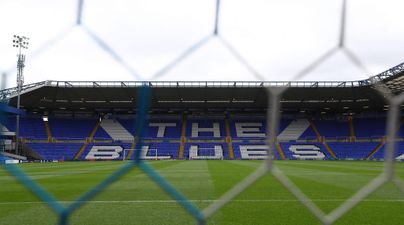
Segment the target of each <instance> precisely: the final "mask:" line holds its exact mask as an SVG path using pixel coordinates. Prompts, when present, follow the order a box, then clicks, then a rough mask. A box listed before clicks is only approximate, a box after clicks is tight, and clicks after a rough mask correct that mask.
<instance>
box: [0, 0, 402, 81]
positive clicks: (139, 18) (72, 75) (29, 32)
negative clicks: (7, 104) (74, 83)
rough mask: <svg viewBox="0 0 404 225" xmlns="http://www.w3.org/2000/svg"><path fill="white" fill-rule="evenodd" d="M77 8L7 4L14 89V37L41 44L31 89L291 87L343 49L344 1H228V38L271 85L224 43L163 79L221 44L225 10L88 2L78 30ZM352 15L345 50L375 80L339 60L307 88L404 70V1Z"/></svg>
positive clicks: (355, 0)
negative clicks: (68, 83) (61, 85)
mask: <svg viewBox="0 0 404 225" xmlns="http://www.w3.org/2000/svg"><path fill="white" fill-rule="evenodd" d="M77 6H78V0H57V1H55V0H1V1H0V29H1V32H0V49H1V51H0V72H4V71H9V73H8V74H9V76H8V78H9V79H8V85H7V86H15V79H16V78H15V76H16V75H15V71H13V70H10V69H12V68H14V67H15V64H16V52H17V50H16V49H15V48H13V47H12V37H13V35H14V34H19V35H26V36H28V37H30V38H31V41H30V42H31V43H30V48H29V49H28V51H27V52H26V55H27V62H26V68H25V73H24V75H25V83H32V82H38V81H43V80H90V81H92V80H202V81H205V80H223V81H227V80H231V81H236V80H248V81H251V80H252V81H254V80H261V79H265V80H271V81H272V80H291V79H294V77H295V76H296V75H297V74H298V73H299V72H300V71H302V70H303V69H304V68H305V67H306V66H308V65H309V64H311V63H312V62H313V61H315V60H316V59H318V58H319V57H320V56H321V55H323V54H325V53H326V52H327V51H329V50H330V49H332V48H334V47H336V46H337V45H338V41H339V40H338V39H339V33H340V23H341V9H342V0H221V7H220V20H219V34H220V35H221V37H223V39H225V40H227V42H228V43H229V44H230V45H231V46H233V47H234V49H236V51H237V52H238V53H239V54H240V55H241V56H242V57H243V58H244V59H245V60H246V61H247V62H249V63H250V65H251V66H252V67H253V68H254V70H255V71H256V73H258V74H259V75H260V76H261V77H259V76H256V75H254V74H252V73H251V71H250V70H248V68H246V67H245V66H244V65H243V64H242V63H240V62H239V60H238V59H237V58H236V57H234V54H233V53H234V52H231V51H229V49H228V48H226V45H224V44H223V42H221V41H220V39H218V38H211V39H209V40H208V41H207V42H205V43H204V45H203V46H201V47H200V48H198V49H196V50H195V51H194V52H193V53H192V54H191V55H189V56H188V57H187V58H185V59H184V60H183V61H181V62H180V63H179V64H178V65H176V66H175V67H174V68H172V70H170V71H168V72H167V73H165V74H162V75H161V76H158V77H156V76H155V74H156V73H157V72H158V71H159V70H160V69H162V68H163V67H164V66H165V65H167V64H169V63H170V62H171V61H173V60H174V59H175V58H177V57H178V56H179V55H180V54H181V53H183V52H184V51H185V50H186V49H188V48H189V47H191V46H192V45H194V44H195V43H197V42H199V41H200V40H202V39H203V38H204V37H206V36H208V35H209V34H212V31H213V28H214V21H215V7H216V0H142V1H140V0H114V1H110V0H84V4H83V11H82V24H83V26H76V25H75V23H76V18H77V8H78V7H77ZM346 9H347V14H346V30H345V46H346V48H348V49H349V50H350V52H352V53H353V54H354V55H355V56H356V57H357V58H358V59H359V60H360V61H361V62H362V63H363V65H364V66H365V69H366V70H368V72H365V71H364V70H363V69H361V68H359V67H357V66H356V65H355V64H354V63H353V62H352V61H351V60H350V58H349V57H347V55H346V54H344V51H338V52H336V53H335V54H334V55H332V56H331V57H330V58H328V59H327V60H326V61H324V63H322V64H321V65H320V66H319V67H317V68H316V69H314V70H313V71H311V72H310V73H308V74H307V75H305V76H304V77H302V78H299V79H302V80H358V79H364V78H367V77H369V76H370V75H375V74H378V73H380V72H382V71H384V70H386V69H388V68H390V67H393V66H395V65H397V64H399V63H402V62H403V61H404V41H403V40H404V25H403V24H402V22H403V21H404V14H403V13H402V9H404V1H402V0H347V8H346ZM92 35H93V36H92ZM55 40H56V41H55ZM97 40H98V41H100V42H97ZM101 42H102V43H103V44H106V45H107V46H108V47H109V48H110V49H112V51H113V52H114V53H115V54H116V55H115V57H119V58H120V59H122V60H123V61H124V63H125V65H126V67H125V66H123V65H122V64H121V63H119V62H118V61H117V60H115V59H116V58H115V59H114V57H112V56H111V54H109V53H108V52H107V51H105V49H104V48H102V46H101V45H100V43H101ZM104 47H105V46H104ZM129 67H130V69H128V68H129ZM135 73H136V74H137V76H135V75H134V74H135Z"/></svg>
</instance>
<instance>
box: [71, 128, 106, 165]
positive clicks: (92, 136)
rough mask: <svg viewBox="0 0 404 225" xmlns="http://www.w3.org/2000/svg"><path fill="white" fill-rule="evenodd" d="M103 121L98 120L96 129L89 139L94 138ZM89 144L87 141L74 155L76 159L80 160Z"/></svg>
mask: <svg viewBox="0 0 404 225" xmlns="http://www.w3.org/2000/svg"><path fill="white" fill-rule="evenodd" d="M100 125H101V123H100V122H98V123H97V124H96V125H95V127H94V129H93V130H92V131H91V133H90V136H89V137H88V140H90V141H92V140H93V138H94V135H95V134H96V133H97V130H98V128H99V127H100ZM87 145H88V141H86V143H84V144H83V145H82V146H81V148H80V150H79V151H78V152H77V153H76V155H75V156H74V160H78V159H80V156H81V155H82V154H83V152H84V151H85V150H86V149H87Z"/></svg>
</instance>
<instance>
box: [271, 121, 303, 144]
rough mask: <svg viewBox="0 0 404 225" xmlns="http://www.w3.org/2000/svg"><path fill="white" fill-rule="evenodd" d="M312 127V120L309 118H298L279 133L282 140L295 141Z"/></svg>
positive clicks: (279, 138)
mask: <svg viewBox="0 0 404 225" xmlns="http://www.w3.org/2000/svg"><path fill="white" fill-rule="evenodd" d="M309 127H310V122H309V121H308V120H307V119H297V120H294V121H292V122H291V123H290V124H289V125H288V126H287V127H286V128H285V129H284V130H283V131H282V132H281V133H280V134H279V135H278V140H280V141H294V140H297V139H299V137H300V136H302V134H303V133H304V132H305V131H306V130H307V128H309Z"/></svg>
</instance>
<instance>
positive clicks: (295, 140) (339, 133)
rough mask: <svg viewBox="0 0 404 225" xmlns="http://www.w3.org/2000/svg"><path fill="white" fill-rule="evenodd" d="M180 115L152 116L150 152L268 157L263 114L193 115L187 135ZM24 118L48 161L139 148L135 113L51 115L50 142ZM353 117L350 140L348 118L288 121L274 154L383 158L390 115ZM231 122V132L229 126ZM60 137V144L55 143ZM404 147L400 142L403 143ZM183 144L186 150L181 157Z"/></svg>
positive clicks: (32, 142) (27, 133)
mask: <svg viewBox="0 0 404 225" xmlns="http://www.w3.org/2000/svg"><path fill="white" fill-rule="evenodd" d="M176 117H177V119H173V118H172V117H171V118H165V117H164V116H162V117H161V118H159V116H153V117H152V119H151V120H150V121H149V123H148V124H147V126H146V127H145V134H146V135H145V137H144V141H145V143H144V146H146V148H147V149H151V151H150V152H146V153H145V154H146V156H155V154H158V156H165V157H167V158H171V159H191V158H192V159H198V158H206V159H207V158H215V157H216V158H223V159H232V158H234V159H263V158H265V157H266V149H267V147H266V143H265V138H266V121H265V120H263V115H256V117H254V118H251V117H250V118H245V117H240V116H234V117H231V119H230V122H229V125H226V122H225V118H224V117H223V116H209V117H206V118H204V119H201V117H200V116H193V117H190V118H189V119H185V121H186V123H185V124H186V128H185V134H183V133H182V132H183V130H182V121H181V120H180V119H179V118H180V117H181V116H180V115H177V116H176ZM10 121H11V123H12V121H13V120H12V119H10V120H9V123H10ZM22 121H24V122H22V123H21V129H22V130H24V132H22V134H21V137H22V138H25V139H27V140H29V141H28V143H27V146H28V147H29V148H31V149H32V150H33V151H35V152H37V153H38V154H39V155H40V156H41V159H44V160H74V159H76V160H86V159H90V158H91V157H90V158H88V157H87V156H88V155H89V153H90V152H91V151H92V149H93V148H94V147H96V148H98V147H100V146H120V148H119V149H120V150H119V154H118V155H117V157H115V158H113V159H122V157H123V151H124V149H126V151H127V152H126V153H125V154H126V157H128V154H131V153H130V151H129V149H133V148H134V144H135V142H134V141H135V140H136V138H135V137H136V134H135V131H134V128H133V124H135V120H134V119H133V116H132V118H129V117H128V116H126V118H115V119H103V120H102V121H101V123H100V126H98V123H99V119H97V118H93V119H75V118H70V119H68V118H57V117H50V118H49V126H50V129H51V130H52V134H53V137H54V139H52V140H50V141H44V140H46V137H47V135H46V131H45V128H44V127H45V126H44V124H43V122H42V121H41V120H40V119H38V118H24V119H23V120H22ZM353 121H354V123H353V125H354V126H355V130H356V133H357V137H358V139H355V140H352V139H350V138H349V136H350V132H349V124H348V121H346V120H345V121H343V120H340V119H334V120H331V119H328V120H309V119H298V120H293V119H282V120H281V123H280V129H279V130H280V132H279V135H278V142H279V144H278V147H277V151H276V152H275V156H274V157H275V158H276V159H334V157H333V155H335V156H336V159H348V160H364V159H381V158H383V152H384V146H383V145H382V139H381V137H383V136H384V135H385V134H384V132H385V128H384V121H385V119H384V118H381V117H376V118H358V119H356V118H355V119H354V120H353ZM311 124H314V125H311ZM5 126H6V127H8V128H9V130H10V131H14V130H15V128H14V127H13V126H12V125H10V124H5ZM226 126H228V129H229V130H226ZM313 126H314V127H315V129H317V130H318V132H319V133H320V135H321V138H320V139H317V138H316V132H315V131H314V129H313ZM92 134H93V135H92ZM398 134H401V133H400V132H398ZM91 135H92V136H91ZM182 135H185V137H184V138H185V142H184V140H182V138H181V136H182ZM375 137H378V138H375ZM56 140H57V142H58V143H55V141H56ZM181 141H183V142H181ZM181 143H183V144H181ZM401 145H402V143H401V142H400V147H401ZM181 146H182V148H183V152H182V155H181V156H180V149H181ZM230 150H231V151H232V153H230ZM99 151H100V152H101V151H104V150H99ZM105 151H107V150H105ZM104 153H105V152H104ZM104 153H101V154H104ZM97 154H100V153H99V152H98V153H97ZM231 154H232V155H233V157H231V156H230V155H231ZM105 155H108V154H107V153H105ZM110 155H111V154H109V156H110ZM106 157H107V156H105V157H104V158H106ZM101 158H103V157H101Z"/></svg>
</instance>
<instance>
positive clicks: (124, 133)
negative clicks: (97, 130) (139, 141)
mask: <svg viewBox="0 0 404 225" xmlns="http://www.w3.org/2000/svg"><path fill="white" fill-rule="evenodd" d="M101 127H102V128H103V129H104V130H105V131H106V132H107V133H108V135H109V136H111V138H112V139H114V140H120V141H133V139H134V138H133V136H132V134H131V133H129V131H128V130H126V128H125V127H124V126H122V124H121V123H119V122H118V121H116V120H112V119H104V120H102V121H101Z"/></svg>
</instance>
